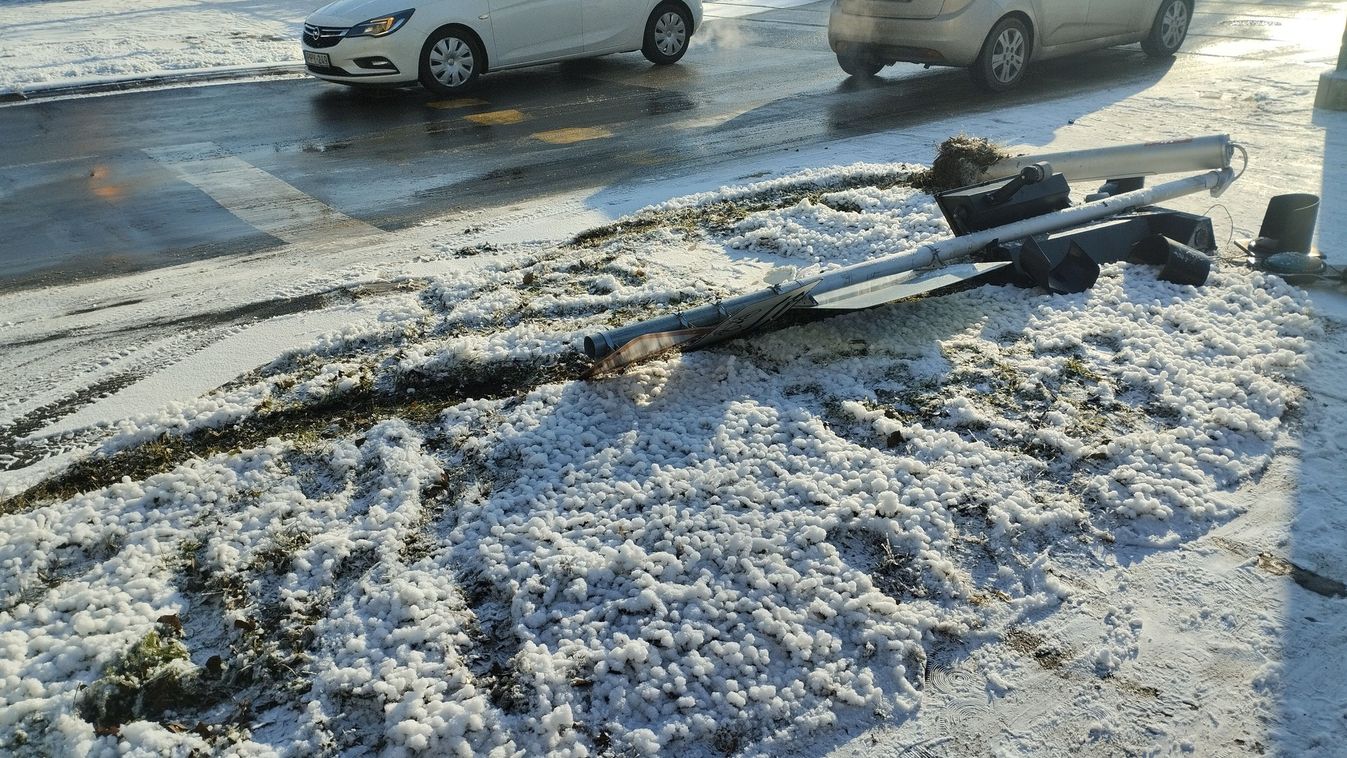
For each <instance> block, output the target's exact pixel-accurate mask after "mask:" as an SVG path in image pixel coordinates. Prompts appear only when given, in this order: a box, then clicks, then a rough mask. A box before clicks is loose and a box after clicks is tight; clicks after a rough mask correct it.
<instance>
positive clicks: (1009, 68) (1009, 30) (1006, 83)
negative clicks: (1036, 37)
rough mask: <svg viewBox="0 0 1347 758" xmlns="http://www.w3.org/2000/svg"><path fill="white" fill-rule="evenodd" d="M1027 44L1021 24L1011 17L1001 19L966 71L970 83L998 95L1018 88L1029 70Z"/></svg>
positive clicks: (1028, 46) (1028, 43) (1025, 28)
mask: <svg viewBox="0 0 1347 758" xmlns="http://www.w3.org/2000/svg"><path fill="white" fill-rule="evenodd" d="M1031 40H1032V38H1031V37H1030V36H1029V28H1028V27H1027V26H1025V25H1024V22H1023V21H1021V20H1019V19H1018V18H1015V17H1013V16H1011V17H1008V18H1003V19H1001V20H1000V21H999V22H997V24H996V26H993V27H992V31H991V33H990V34H988V35H987V41H986V42H983V43H982V52H981V53H978V57H977V60H975V61H973V65H972V66H971V67H970V68H969V69H968V71H969V73H971V74H972V75H973V83H974V84H976V85H978V86H979V87H981V88H982V89H985V90H987V91H988V92H1002V91H1004V90H1008V89H1010V88H1011V87H1014V86H1015V85H1016V84H1019V81H1020V79H1022V78H1024V70H1025V69H1026V68H1028V67H1029V48H1030V44H1031Z"/></svg>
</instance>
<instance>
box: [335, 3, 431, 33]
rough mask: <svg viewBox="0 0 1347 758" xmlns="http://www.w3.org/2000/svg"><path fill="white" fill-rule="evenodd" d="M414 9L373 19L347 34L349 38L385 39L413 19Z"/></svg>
mask: <svg viewBox="0 0 1347 758" xmlns="http://www.w3.org/2000/svg"><path fill="white" fill-rule="evenodd" d="M414 10H415V9H414V8H408V9H407V10H405V11H398V12H397V13H390V14H389V15H387V16H380V17H378V18H372V19H370V20H369V21H362V22H360V23H358V24H356V25H355V26H353V27H351V30H350V31H348V32H346V36H347V37H384V36H387V35H389V34H392V33H393V32H395V31H397V30H399V29H401V28H402V25H403V24H405V23H407V19H409V18H411V17H412V11H414Z"/></svg>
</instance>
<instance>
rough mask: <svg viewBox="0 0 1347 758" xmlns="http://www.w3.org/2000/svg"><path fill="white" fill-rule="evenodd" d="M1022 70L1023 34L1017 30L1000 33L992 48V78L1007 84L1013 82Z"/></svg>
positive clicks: (1011, 29) (1012, 29)
mask: <svg viewBox="0 0 1347 758" xmlns="http://www.w3.org/2000/svg"><path fill="white" fill-rule="evenodd" d="M1022 68H1024V34H1022V33H1021V32H1020V30H1019V29H1015V28H1013V27H1012V28H1010V29H1006V30H1005V31H1003V32H1001V34H1000V35H999V36H997V38H996V44H995V45H993V46H992V76H994V77H996V80H997V81H998V82H1001V83H1002V84H1009V83H1010V82H1013V81H1015V79H1016V77H1018V76H1019V75H1020V70H1021V69H1022Z"/></svg>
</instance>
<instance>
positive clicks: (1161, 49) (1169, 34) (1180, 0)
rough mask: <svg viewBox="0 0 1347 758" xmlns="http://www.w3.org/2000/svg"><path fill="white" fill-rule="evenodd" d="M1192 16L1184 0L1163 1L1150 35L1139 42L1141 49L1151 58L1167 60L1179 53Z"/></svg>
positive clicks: (1186, 35)
mask: <svg viewBox="0 0 1347 758" xmlns="http://www.w3.org/2000/svg"><path fill="white" fill-rule="evenodd" d="M1192 20H1193V14H1192V12H1191V10H1190V9H1189V8H1188V3H1187V1H1186V0H1165V2H1163V3H1160V11H1159V12H1158V13H1156V14H1155V23H1154V24H1152V25H1151V33H1150V35H1149V36H1147V37H1146V39H1144V40H1142V41H1141V49H1142V50H1145V51H1146V54H1147V55H1149V56H1151V57H1152V58H1169V57H1172V56H1173V55H1174V53H1176V52H1178V51H1179V46H1180V45H1182V44H1183V40H1184V39H1186V38H1187V37H1188V25H1189V24H1190V23H1191V22H1192Z"/></svg>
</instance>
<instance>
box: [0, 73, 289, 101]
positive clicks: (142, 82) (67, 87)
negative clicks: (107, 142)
mask: <svg viewBox="0 0 1347 758" xmlns="http://www.w3.org/2000/svg"><path fill="white" fill-rule="evenodd" d="M303 72H304V66H303V65H302V64H299V63H294V64H286V65H281V66H258V67H256V68H230V69H223V70H218V71H197V72H192V73H184V74H159V75H155V76H146V77H141V78H139V79H119V80H116V81H108V82H88V83H85V84H57V85H49V86H46V85H44V86H41V87H35V88H33V89H27V90H14V91H10V92H0V103H22V102H27V101H29V100H42V99H46V98H52V97H68V96H71V95H97V94H102V93H105V92H130V91H134V90H141V89H151V88H153V87H162V86H164V85H168V84H194V83H199V82H216V81H222V80H228V79H241V78H245V77H253V76H285V75H289V74H301V73H303Z"/></svg>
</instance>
